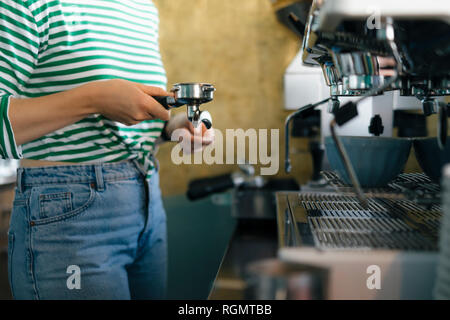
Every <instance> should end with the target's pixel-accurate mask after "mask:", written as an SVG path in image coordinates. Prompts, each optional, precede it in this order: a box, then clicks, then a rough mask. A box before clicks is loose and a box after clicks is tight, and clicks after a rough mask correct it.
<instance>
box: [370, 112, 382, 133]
mask: <svg viewBox="0 0 450 320" xmlns="http://www.w3.org/2000/svg"><path fill="white" fill-rule="evenodd" d="M383 132H384V126H383V119H381V117H380V115H379V114H377V115H375V116H374V117H373V118H372V119H371V120H370V126H369V133H370V134H373V135H374V136H376V137H379V136H380V135H382V134H383Z"/></svg>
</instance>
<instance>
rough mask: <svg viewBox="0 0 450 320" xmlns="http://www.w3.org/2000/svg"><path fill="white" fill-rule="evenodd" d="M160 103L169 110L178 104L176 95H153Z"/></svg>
mask: <svg viewBox="0 0 450 320" xmlns="http://www.w3.org/2000/svg"><path fill="white" fill-rule="evenodd" d="M153 99H155V100H156V101H157V102H158V103H159V104H160V105H162V106H163V107H164V108H166V109H167V110H170V109H172V108H173V107H176V106H177V101H176V100H175V98H174V97H171V96H167V97H161V96H159V97H153Z"/></svg>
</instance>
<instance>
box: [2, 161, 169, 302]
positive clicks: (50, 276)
mask: <svg viewBox="0 0 450 320" xmlns="http://www.w3.org/2000/svg"><path fill="white" fill-rule="evenodd" d="M8 240H9V244H8V269H9V280H10V285H11V289H12V293H13V296H14V298H16V299H108V300H110V299H163V298H164V297H165V291H166V277H167V232H166V215H165V211H164V208H163V204H162V200H161V192H160V189H159V177H158V174H157V173H155V174H154V175H153V176H152V178H151V179H150V180H146V179H145V173H144V172H142V169H141V168H140V166H139V164H137V163H136V162H134V161H127V162H120V163H115V164H98V165H79V166H78V165H76V166H67V167H64V166H62V167H46V168H29V169H19V170H18V177H17V188H16V196H15V200H14V209H13V212H12V216H11V224H10V230H9V233H8Z"/></svg>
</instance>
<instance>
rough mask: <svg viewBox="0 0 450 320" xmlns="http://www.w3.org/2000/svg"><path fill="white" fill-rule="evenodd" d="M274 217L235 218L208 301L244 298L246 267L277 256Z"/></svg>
mask: <svg viewBox="0 0 450 320" xmlns="http://www.w3.org/2000/svg"><path fill="white" fill-rule="evenodd" d="M277 249H278V242H277V224H276V220H275V219H274V220H239V221H238V223H237V224H236V227H235V230H234V232H233V236H232V237H231V240H230V243H229V245H228V248H227V250H226V252H225V255H224V257H223V260H222V263H221V265H220V268H219V270H218V273H217V277H216V280H215V282H214V285H213V287H212V290H211V292H210V295H209V299H210V300H235V299H237V300H238V299H244V298H246V296H245V287H246V283H245V277H246V268H247V267H248V266H249V265H250V264H252V263H253V262H256V261H259V260H264V259H271V258H275V257H276V255H277Z"/></svg>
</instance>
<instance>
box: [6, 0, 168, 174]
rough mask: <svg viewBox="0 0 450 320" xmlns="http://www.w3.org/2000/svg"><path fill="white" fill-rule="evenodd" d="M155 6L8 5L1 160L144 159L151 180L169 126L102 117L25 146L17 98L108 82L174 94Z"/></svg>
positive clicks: (137, 0)
mask: <svg viewBox="0 0 450 320" xmlns="http://www.w3.org/2000/svg"><path fill="white" fill-rule="evenodd" d="M158 23H159V18H158V11H157V9H156V7H155V6H154V4H153V3H152V1H151V0H1V2H0V99H1V101H0V102H1V103H0V132H1V138H0V155H1V157H2V158H9V159H20V158H26V159H34V160H47V161H62V162H64V161H66V162H76V163H95V162H116V161H121V160H129V159H139V160H140V162H141V163H142V164H143V165H144V166H145V168H146V169H147V171H148V172H149V174H151V172H152V170H153V169H154V163H153V161H152V156H151V155H152V153H153V152H154V148H155V143H156V140H157V138H158V137H159V136H160V134H161V130H162V127H163V125H164V122H163V121H157V120H155V121H145V122H143V123H140V124H138V125H135V126H132V127H127V126H125V125H122V124H120V123H118V122H113V121H110V120H108V119H106V118H104V117H102V116H101V115H94V116H91V117H88V118H86V119H83V120H81V121H79V122H78V123H76V124H73V125H70V126H68V127H65V128H63V129H61V130H57V131H56V132H53V133H51V134H49V135H46V136H45V137H42V138H40V139H38V140H36V141H33V142H30V143H27V144H24V145H23V146H17V145H16V143H15V140H14V133H13V131H12V128H11V124H10V121H9V118H8V108H9V100H10V98H11V97H17V98H33V97H40V96H45V95H49V94H52V93H57V92H61V91H65V90H69V89H72V88H75V87H77V86H80V85H82V84H85V83H88V82H91V81H97V80H106V79H117V78H120V79H125V80H130V81H134V82H139V83H143V84H146V85H152V86H157V87H161V88H164V89H165V88H166V83H167V79H166V74H165V71H164V67H163V64H162V61H161V55H160V52H159V45H158Z"/></svg>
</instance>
